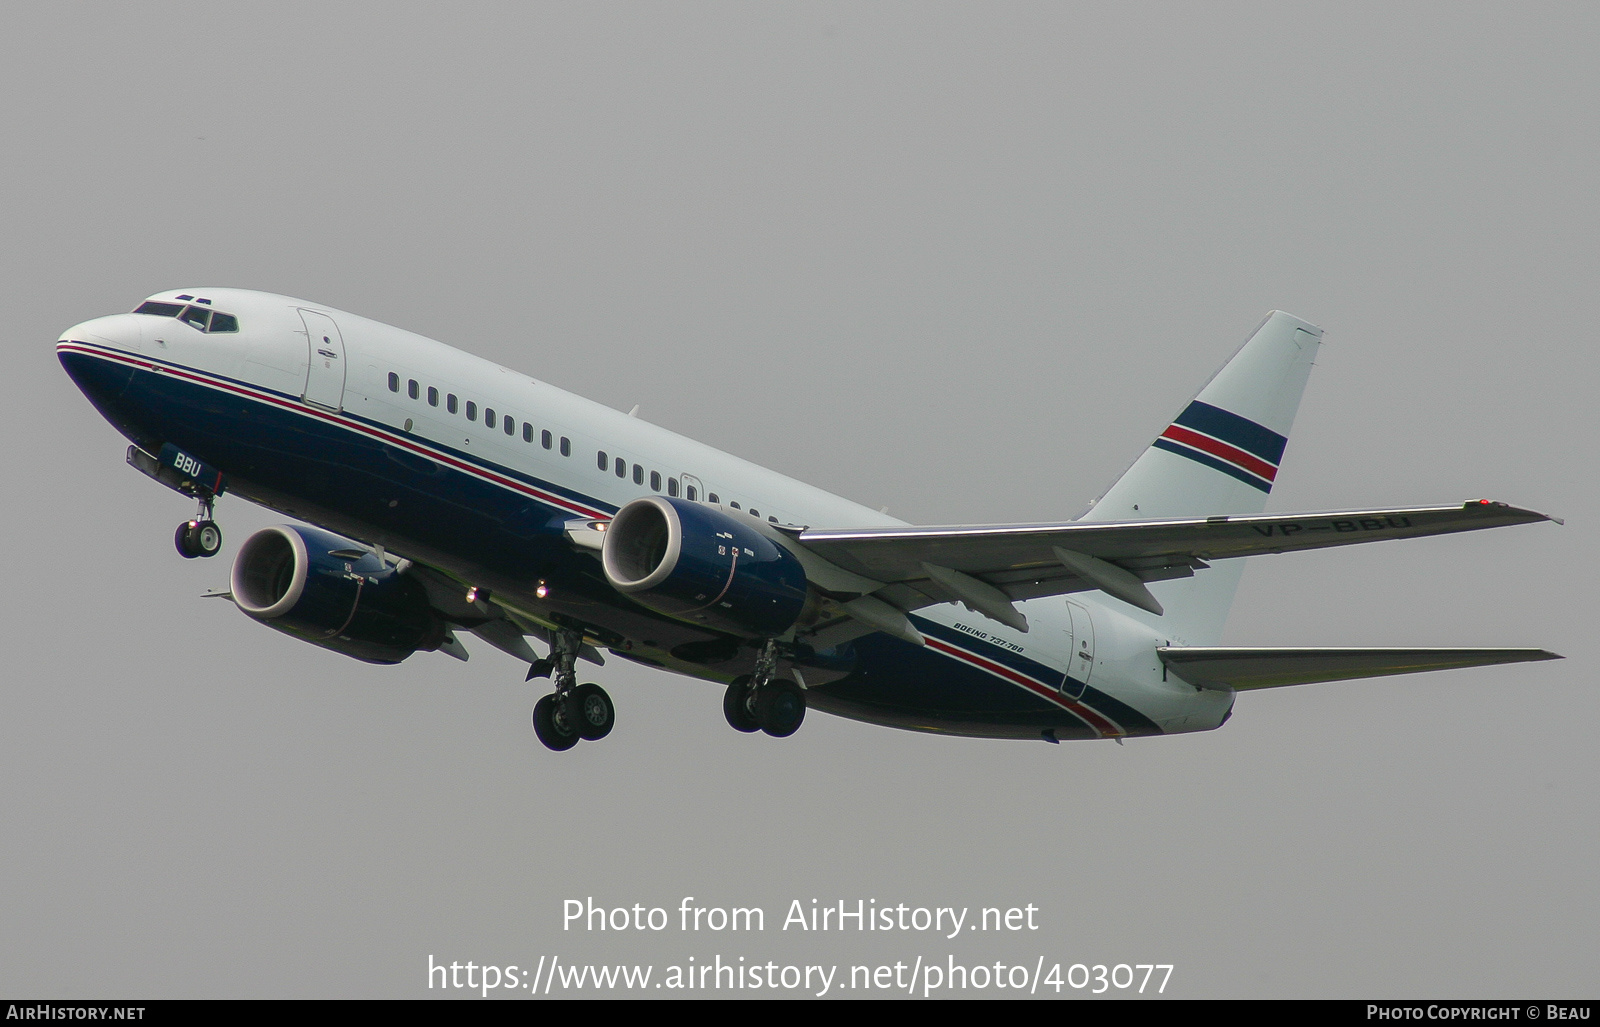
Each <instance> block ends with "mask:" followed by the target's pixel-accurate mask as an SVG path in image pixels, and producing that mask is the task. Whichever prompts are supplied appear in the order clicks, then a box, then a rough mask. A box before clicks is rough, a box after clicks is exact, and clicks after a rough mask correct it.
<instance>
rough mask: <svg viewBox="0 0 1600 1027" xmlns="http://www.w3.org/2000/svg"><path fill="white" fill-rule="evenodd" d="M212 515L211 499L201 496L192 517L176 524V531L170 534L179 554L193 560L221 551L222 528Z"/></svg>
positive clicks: (214, 554)
mask: <svg viewBox="0 0 1600 1027" xmlns="http://www.w3.org/2000/svg"><path fill="white" fill-rule="evenodd" d="M212 517H213V513H212V500H211V499H210V498H209V497H202V498H201V500H200V509H199V510H198V511H196V512H195V515H194V519H193V520H188V521H184V522H183V523H182V524H180V525H178V530H177V532H176V533H175V534H174V535H173V536H172V543H173V545H175V546H177V547H178V555H179V556H181V557H183V558H184V559H185V560H193V559H194V558H195V557H197V556H206V557H210V556H216V555H217V554H218V553H219V552H221V551H222V529H221V528H220V527H218V526H217V522H216V521H215V520H213V519H212Z"/></svg>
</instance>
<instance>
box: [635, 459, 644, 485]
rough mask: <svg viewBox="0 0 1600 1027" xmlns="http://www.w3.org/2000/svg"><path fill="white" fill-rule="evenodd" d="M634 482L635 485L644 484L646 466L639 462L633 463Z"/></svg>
mask: <svg viewBox="0 0 1600 1027" xmlns="http://www.w3.org/2000/svg"><path fill="white" fill-rule="evenodd" d="M633 483H634V484H635V485H643V484H644V468H643V467H640V466H639V465H638V464H634V465H633Z"/></svg>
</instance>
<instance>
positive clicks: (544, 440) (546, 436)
mask: <svg viewBox="0 0 1600 1027" xmlns="http://www.w3.org/2000/svg"><path fill="white" fill-rule="evenodd" d="M550 439H551V435H550V433H549V432H547V431H544V432H540V433H539V445H541V446H543V447H544V448H545V449H549V448H550Z"/></svg>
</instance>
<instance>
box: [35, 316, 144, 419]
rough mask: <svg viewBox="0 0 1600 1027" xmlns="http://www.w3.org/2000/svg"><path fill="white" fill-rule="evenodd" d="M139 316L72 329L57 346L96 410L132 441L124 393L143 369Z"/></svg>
mask: <svg viewBox="0 0 1600 1027" xmlns="http://www.w3.org/2000/svg"><path fill="white" fill-rule="evenodd" d="M148 320H151V319H150V318H148V317H145V316H143V315H139V314H112V315H111V316H109V317H97V318H94V319H93V320H91V321H85V322H83V323H82V324H76V325H73V326H72V327H71V328H68V329H67V330H66V331H65V332H63V333H62V334H61V338H60V339H59V340H57V342H56V358H57V359H58V360H60V361H61V367H62V368H63V369H64V370H65V371H66V372H67V377H69V378H71V379H72V381H73V384H75V385H76V386H78V388H79V389H80V390H82V391H83V394H84V396H86V397H87V398H88V400H89V402H90V403H92V404H94V407H95V409H97V410H99V411H100V413H101V415H102V416H103V417H105V419H106V420H108V421H110V422H111V423H112V424H113V425H115V426H116V427H117V429H118V430H119V431H121V432H122V433H123V434H124V435H128V437H129V438H132V437H133V435H132V433H131V427H130V426H131V421H130V420H129V413H130V412H129V410H128V409H127V405H128V404H127V400H126V399H125V393H126V392H127V389H128V385H129V383H130V382H132V380H133V376H134V375H135V373H137V370H138V368H139V367H140V366H146V367H147V366H149V365H148V364H145V363H144V362H143V361H142V360H140V359H139V357H138V353H139V351H140V349H142V348H143V334H144V328H143V325H142V322H143V321H148Z"/></svg>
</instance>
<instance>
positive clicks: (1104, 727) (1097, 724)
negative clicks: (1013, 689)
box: [923, 636, 1127, 738]
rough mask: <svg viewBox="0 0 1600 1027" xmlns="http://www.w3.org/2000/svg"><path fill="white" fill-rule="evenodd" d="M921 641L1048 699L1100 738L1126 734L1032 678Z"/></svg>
mask: <svg viewBox="0 0 1600 1027" xmlns="http://www.w3.org/2000/svg"><path fill="white" fill-rule="evenodd" d="M923 640H924V641H925V642H926V643H927V645H928V648H930V649H933V650H935V651H937V652H941V653H944V654H945V655H946V656H953V657H955V658H956V659H958V660H961V661H962V662H964V663H970V664H972V665H973V666H974V667H977V668H978V669H979V670H986V671H988V672H989V673H991V674H994V675H996V676H998V677H1002V678H1004V679H1006V680H1007V681H1009V682H1011V683H1012V684H1015V685H1021V686H1022V687H1023V688H1026V689H1027V690H1028V691H1030V692H1033V693H1034V694H1035V695H1038V696H1041V697H1043V698H1045V699H1048V700H1050V701H1051V702H1053V703H1055V704H1056V705H1057V706H1060V707H1061V708H1062V709H1064V710H1066V711H1067V712H1068V713H1071V714H1072V715H1073V716H1075V717H1077V718H1078V719H1079V720H1081V721H1083V722H1084V723H1085V724H1088V725H1089V726H1090V727H1092V728H1094V729H1095V730H1096V731H1098V732H1099V733H1100V735H1101V736H1102V737H1106V738H1115V737H1117V736H1120V735H1124V734H1127V732H1125V731H1123V730H1122V729H1121V728H1119V727H1118V726H1117V725H1115V724H1113V723H1112V722H1111V721H1109V720H1107V719H1106V718H1105V717H1102V716H1101V715H1100V714H1099V713H1097V712H1095V711H1094V710H1092V709H1090V708H1089V707H1087V706H1085V705H1083V704H1082V703H1076V702H1073V701H1072V700H1071V699H1067V698H1065V697H1063V696H1062V695H1061V693H1060V692H1058V691H1056V690H1055V689H1053V688H1051V687H1050V686H1048V685H1045V684H1042V683H1040V682H1038V681H1035V680H1034V679H1033V678H1030V677H1028V676H1027V675H1026V674H1023V673H1021V672H1020V671H1015V670H1012V669H1011V668H1010V667H1007V666H1005V665H1004V664H1001V663H996V662H994V661H993V660H988V659H985V658H983V657H982V656H979V655H977V654H976V653H969V652H967V651H966V650H965V649H958V648H956V647H955V646H953V645H951V644H949V643H948V642H941V641H940V640H939V639H937V638H929V637H927V636H924V637H923Z"/></svg>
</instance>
